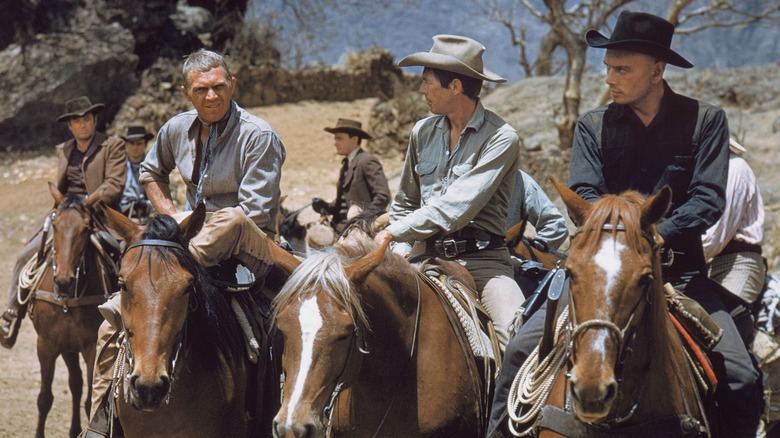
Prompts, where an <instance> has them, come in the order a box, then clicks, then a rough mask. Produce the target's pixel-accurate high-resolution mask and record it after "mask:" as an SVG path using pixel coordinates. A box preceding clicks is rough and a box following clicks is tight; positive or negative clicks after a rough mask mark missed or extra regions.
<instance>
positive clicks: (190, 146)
mask: <svg viewBox="0 0 780 438" xmlns="http://www.w3.org/2000/svg"><path fill="white" fill-rule="evenodd" d="M231 105H232V106H233V109H232V113H231V115H230V118H229V119H228V121H227V124H226V125H225V129H224V130H223V131H222V132H221V133H220V134H219V136H218V137H217V143H216V145H215V146H214V150H213V151H212V156H211V164H210V169H208V171H207V173H206V174H205V175H202V176H201V178H203V187H202V189H203V201H204V202H205V204H206V211H209V212H213V211H217V210H219V209H222V208H226V207H241V209H242V210H243V211H244V213H245V214H246V215H247V217H249V218H250V219H251V220H252V221H253V222H254V223H255V224H257V226H258V227H259V228H260V229H262V230H263V231H265V232H268V233H272V235H273V234H276V216H277V214H278V212H279V197H280V195H281V193H280V188H279V184H280V181H281V176H282V164H283V163H284V159H285V150H284V145H283V144H282V141H281V140H280V139H279V136H278V135H277V134H276V132H275V131H274V129H273V128H272V127H271V125H269V124H268V122H266V121H265V120H263V119H261V118H259V117H257V116H254V115H252V114H250V113H248V112H247V111H246V110H244V109H243V108H241V107H239V106H238V105H236V103H235V102H232V101H231ZM200 127H201V122H200V120H198V114H197V112H196V111H195V110H191V111H187V112H185V113H181V114H179V115H176V116H174V117H173V118H171V119H170V120H169V121H168V122H166V123H165V125H163V127H162V128H161V129H160V132H159V133H158V135H157V140H156V141H155V143H154V145H152V148H151V150H150V151H149V153H148V154H147V155H146V159H144V161H143V163H142V164H141V176H140V182H141V183H142V184H146V183H149V182H151V181H158V182H161V183H164V184H169V181H170V180H169V176H170V173H171V172H172V171H173V169H174V168H178V169H179V173H181V176H182V179H183V180H184V183H185V184H186V186H187V201H188V202H189V204H190V205H191V206H193V207H194V203H195V191H196V190H197V187H198V185H197V183H194V182H193V181H192V179H193V170H194V169H193V167H194V163H195V152H196V146H197V142H198V138H199V133H200Z"/></svg>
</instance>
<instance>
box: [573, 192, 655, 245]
mask: <svg viewBox="0 0 780 438" xmlns="http://www.w3.org/2000/svg"><path fill="white" fill-rule="evenodd" d="M643 200H644V197H643V196H642V195H641V194H640V193H639V192H636V191H628V192H623V193H621V194H620V195H605V196H604V197H602V198H601V199H600V200H599V201H597V202H596V204H595V205H594V207H593V209H592V210H591V213H590V215H589V216H588V218H587V220H586V221H585V225H584V226H583V227H582V229H581V230H580V234H582V235H583V237H582V243H581V245H580V246H583V247H585V248H589V249H590V250H591V251H593V252H595V251H597V250H598V247H597V243H598V242H599V241H600V240H601V238H602V234H603V233H605V232H607V233H611V234H615V233H617V225H618V224H621V223H622V224H623V226H624V227H625V233H626V234H625V236H626V242H627V244H628V247H629V249H630V250H632V251H637V252H639V253H642V254H644V253H646V252H647V249H648V246H646V245H643V244H642V243H643V241H645V240H646V239H645V230H642V227H641V209H640V206H641V203H642V201H643ZM607 225H610V226H611V227H606V226H607ZM607 228H611V229H607Z"/></svg>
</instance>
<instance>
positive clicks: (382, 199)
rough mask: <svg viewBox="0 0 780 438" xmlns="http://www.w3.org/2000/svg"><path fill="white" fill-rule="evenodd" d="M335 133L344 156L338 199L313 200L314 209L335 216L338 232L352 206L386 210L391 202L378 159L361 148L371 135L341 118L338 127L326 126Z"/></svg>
mask: <svg viewBox="0 0 780 438" xmlns="http://www.w3.org/2000/svg"><path fill="white" fill-rule="evenodd" d="M325 131H327V132H330V133H331V134H333V144H334V145H335V146H336V153H337V154H339V155H341V156H343V157H344V159H343V160H342V161H341V170H340V171H339V179H338V184H337V186H336V199H335V200H334V201H333V202H330V203H328V202H325V201H323V200H322V199H320V198H314V199H312V200H311V205H312V208H313V209H314V211H316V212H318V213H320V214H329V215H332V216H333V217H332V219H331V226H332V227H333V229H334V230H336V232H337V233H339V234H340V233H341V232H342V231H344V228H345V227H346V226H347V221H348V217H347V216H348V215H347V213H348V212H349V210H350V208H353V207H357V208H359V209H360V210H367V209H370V210H373V211H375V212H383V211H385V208H387V204H388V203H389V202H390V189H389V188H388V187H387V178H386V177H385V172H384V171H383V170H382V164H381V163H380V162H379V159H378V158H377V157H375V156H374V154H371V153H370V152H366V151H364V150H363V148H361V147H360V142H361V141H362V140H363V139H371V136H370V135H369V134H368V133H367V132H366V131H364V130H363V125H362V124H361V123H360V122H358V121H356V120H350V119H338V121H337V122H336V126H334V127H329V128H325Z"/></svg>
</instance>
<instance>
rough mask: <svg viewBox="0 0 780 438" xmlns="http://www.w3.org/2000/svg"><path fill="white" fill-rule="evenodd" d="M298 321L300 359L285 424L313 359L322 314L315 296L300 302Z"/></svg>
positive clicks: (288, 419)
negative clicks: (299, 328)
mask: <svg viewBox="0 0 780 438" xmlns="http://www.w3.org/2000/svg"><path fill="white" fill-rule="evenodd" d="M298 322H300V324H301V360H300V362H299V365H298V366H299V368H298V376H297V377H296V379H295V386H294V387H293V391H292V394H291V395H290V401H289V403H288V406H287V424H293V421H292V415H293V413H294V412H295V405H296V404H298V401H299V400H300V398H301V394H303V385H304V384H305V383H306V379H307V375H308V374H309V369H311V365H312V362H313V360H314V340H315V339H316V338H317V332H318V331H319V330H320V328H322V315H321V314H320V307H319V304H318V303H317V297H316V296H312V297H311V298H309V299H308V300H306V301H304V302H303V304H301V308H300V312H299V313H298Z"/></svg>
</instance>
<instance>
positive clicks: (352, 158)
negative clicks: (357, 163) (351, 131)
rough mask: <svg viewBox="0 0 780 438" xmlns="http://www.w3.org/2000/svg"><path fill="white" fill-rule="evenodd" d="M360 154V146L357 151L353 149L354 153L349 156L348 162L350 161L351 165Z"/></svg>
mask: <svg viewBox="0 0 780 438" xmlns="http://www.w3.org/2000/svg"><path fill="white" fill-rule="evenodd" d="M358 153H360V146H358V147H356V148H355V149H352V152H350V153H349V154H347V160H349V163H350V164H352V160H354V159H355V157H356V156H357V154H358Z"/></svg>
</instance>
